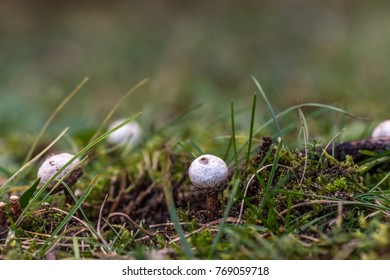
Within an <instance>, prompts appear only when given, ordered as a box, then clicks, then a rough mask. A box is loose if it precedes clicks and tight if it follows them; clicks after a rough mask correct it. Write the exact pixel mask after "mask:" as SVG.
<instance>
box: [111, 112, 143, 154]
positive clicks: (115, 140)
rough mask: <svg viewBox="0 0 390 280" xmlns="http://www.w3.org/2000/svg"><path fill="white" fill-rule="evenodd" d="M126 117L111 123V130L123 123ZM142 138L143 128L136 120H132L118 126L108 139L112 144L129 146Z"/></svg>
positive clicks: (132, 145) (134, 144)
mask: <svg viewBox="0 0 390 280" xmlns="http://www.w3.org/2000/svg"><path fill="white" fill-rule="evenodd" d="M124 121H125V119H120V120H116V121H114V122H112V123H111V125H110V126H109V127H108V129H109V130H111V129H113V128H115V127H116V126H118V125H120V124H121V123H123V122H124ZM141 139H142V128H141V126H140V125H139V124H138V122H136V121H130V122H128V123H127V124H125V125H123V126H122V127H120V128H118V129H117V130H115V131H114V132H112V133H111V134H110V135H109V136H108V137H107V141H108V143H110V144H111V145H120V146H126V145H127V146H128V147H134V146H136V145H137V144H138V143H139V142H141Z"/></svg>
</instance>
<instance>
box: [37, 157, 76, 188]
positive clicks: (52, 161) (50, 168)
mask: <svg viewBox="0 0 390 280" xmlns="http://www.w3.org/2000/svg"><path fill="white" fill-rule="evenodd" d="M73 157H74V155H72V154H69V153H61V154H57V155H52V156H49V157H48V158H47V159H46V160H45V161H44V162H43V163H42V165H41V166H40V167H39V169H38V178H41V184H46V183H47V182H48V181H49V180H50V179H51V177H53V176H54V174H56V173H57V171H58V170H60V169H61V168H62V167H63V166H64V165H65V164H67V163H68V162H69V161H70V160H71V159H72V158H73ZM79 162H80V160H79V159H75V160H74V161H73V162H72V163H71V164H70V165H68V166H67V167H66V168H65V169H64V170H63V171H62V172H61V173H60V174H59V175H58V177H57V178H56V179H57V180H60V179H62V177H64V176H65V175H66V174H67V173H68V172H69V171H70V170H72V169H73V168H75V166H76V165H77V164H78V163H79Z"/></svg>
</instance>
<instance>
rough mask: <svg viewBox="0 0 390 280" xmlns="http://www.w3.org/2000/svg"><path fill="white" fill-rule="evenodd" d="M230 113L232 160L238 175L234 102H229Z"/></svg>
mask: <svg viewBox="0 0 390 280" xmlns="http://www.w3.org/2000/svg"><path fill="white" fill-rule="evenodd" d="M230 113H231V123H232V144H233V152H234V162H235V167H236V174H235V176H237V175H238V156H237V143H236V125H235V120H234V103H233V102H232V103H231V104H230Z"/></svg>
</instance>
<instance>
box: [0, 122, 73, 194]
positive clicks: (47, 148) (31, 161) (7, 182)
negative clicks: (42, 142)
mask: <svg viewBox="0 0 390 280" xmlns="http://www.w3.org/2000/svg"><path fill="white" fill-rule="evenodd" d="M68 129H69V128H65V129H64V130H63V131H62V132H61V133H60V135H58V136H57V138H56V139H54V141H53V142H51V143H50V144H49V145H48V146H47V147H46V148H45V149H44V150H43V151H42V152H40V153H39V154H38V155H36V156H35V157H34V158H33V159H32V160H30V161H29V162H27V163H25V164H24V165H23V166H22V167H21V168H20V169H19V170H18V171H16V172H15V173H14V174H13V175H12V176H11V177H9V178H8V180H7V181H6V182H5V183H4V184H3V185H2V186H1V187H0V195H1V194H2V192H3V191H4V190H5V189H6V187H7V186H8V184H9V183H10V182H11V181H12V180H13V179H15V177H16V176H18V175H19V174H20V173H22V172H23V171H24V170H25V169H27V168H28V167H29V166H30V165H32V164H33V163H34V162H35V161H37V160H38V159H39V158H40V157H41V156H42V155H43V154H45V153H46V152H47V151H48V150H49V149H50V148H51V147H52V146H54V144H55V143H57V142H58V141H59V140H60V139H61V137H62V136H64V134H65V133H66V132H67V131H68Z"/></svg>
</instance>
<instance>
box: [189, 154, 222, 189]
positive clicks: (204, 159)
mask: <svg viewBox="0 0 390 280" xmlns="http://www.w3.org/2000/svg"><path fill="white" fill-rule="evenodd" d="M188 175H189V177H190V180H191V182H192V184H193V185H194V186H195V187H196V188H198V189H202V190H212V189H214V188H218V187H219V186H220V185H221V184H222V183H224V182H225V181H226V179H227V175H228V167H227V165H226V163H225V162H224V161H223V160H222V159H220V158H219V157H217V156H214V155H209V154H206V155H202V156H200V157H198V158H196V159H195V160H194V161H193V162H192V163H191V166H190V168H189V171H188Z"/></svg>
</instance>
